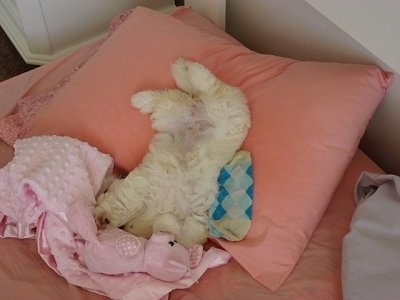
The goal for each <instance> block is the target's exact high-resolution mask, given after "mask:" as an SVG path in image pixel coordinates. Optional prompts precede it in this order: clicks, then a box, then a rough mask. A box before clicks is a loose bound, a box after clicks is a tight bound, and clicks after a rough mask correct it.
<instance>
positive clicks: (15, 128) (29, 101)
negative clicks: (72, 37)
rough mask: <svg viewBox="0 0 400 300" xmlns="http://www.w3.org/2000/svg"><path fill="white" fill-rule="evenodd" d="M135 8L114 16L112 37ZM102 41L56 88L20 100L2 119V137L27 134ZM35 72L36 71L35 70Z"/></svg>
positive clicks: (12, 138)
mask: <svg viewBox="0 0 400 300" xmlns="http://www.w3.org/2000/svg"><path fill="white" fill-rule="evenodd" d="M133 10H134V9H130V10H128V11H125V12H122V13H121V14H119V15H118V16H116V17H114V18H113V20H112V21H111V23H110V26H109V29H108V36H107V37H106V38H105V40H106V39H107V38H108V37H110V36H111V35H112V34H113V33H114V32H115V31H116V30H117V29H118V28H119V27H120V26H121V24H122V23H124V22H125V20H126V19H127V18H128V17H129V16H130V15H131V14H132V12H133ZM105 40H103V42H104V41H105ZM103 42H102V43H103ZM102 43H100V44H99V45H98V46H97V47H96V48H95V49H94V50H93V51H91V52H90V53H89V54H88V55H86V56H85V57H83V58H82V60H81V62H80V63H79V64H78V65H77V66H76V67H74V68H73V69H72V71H70V72H69V73H68V74H67V75H66V76H65V77H64V78H63V79H62V80H61V81H60V82H59V83H58V84H57V85H56V86H55V87H54V88H52V89H50V90H48V91H46V92H43V93H41V94H39V95H35V96H25V97H23V98H21V99H19V100H18V102H17V105H16V108H15V109H14V113H13V114H11V115H8V116H6V117H4V118H3V119H1V120H0V138H2V139H3V140H4V141H5V142H6V143H7V144H9V145H13V144H14V143H15V141H16V140H17V139H21V138H23V137H25V136H26V133H27V131H28V128H29V126H30V125H31V124H32V122H33V120H34V119H35V117H36V115H37V114H38V113H39V112H40V111H42V110H44V109H45V108H46V107H47V106H48V105H49V104H50V103H51V102H52V101H53V99H54V96H55V95H56V94H57V93H58V91H59V90H60V89H61V88H63V87H64V86H65V85H67V84H68V82H69V81H70V79H71V77H72V76H73V75H74V74H75V72H76V71H78V70H79V69H80V68H81V67H82V66H83V65H84V64H85V63H86V62H87V61H88V60H89V59H90V57H92V55H93V54H94V53H96V51H97V49H98V48H99V47H100V45H101V44H102ZM33 72H34V71H33Z"/></svg>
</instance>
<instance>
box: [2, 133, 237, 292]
mask: <svg viewBox="0 0 400 300" xmlns="http://www.w3.org/2000/svg"><path fill="white" fill-rule="evenodd" d="M14 148H15V156H14V159H13V160H12V161H11V162H9V163H8V164H7V165H6V166H5V167H4V168H2V169H0V236H2V237H15V238H36V241H37V247H38V252H39V254H40V256H41V257H42V258H43V259H44V261H45V262H46V263H47V264H48V266H49V267H51V268H52V269H53V270H54V271H56V272H57V273H58V274H59V275H61V276H63V277H65V278H66V279H67V280H68V282H70V283H72V284H75V285H78V286H81V287H83V288H85V289H88V290H91V291H94V292H97V293H99V294H102V295H106V296H108V297H111V298H113V299H160V298H162V297H163V296H165V295H167V294H168V293H169V292H170V291H171V290H173V289H177V288H180V289H182V288H187V287H189V286H191V285H192V284H193V283H195V282H196V281H197V280H198V279H199V278H200V277H201V276H202V274H203V273H204V272H205V271H206V270H207V269H208V268H211V267H216V266H219V265H221V264H225V263H227V261H228V260H229V259H230V255H229V254H228V253H227V252H225V251H223V250H220V249H216V248H211V249H210V250H208V251H207V252H206V253H205V254H204V256H203V258H202V260H201V262H200V264H199V266H198V267H196V268H194V269H191V271H190V272H188V273H187V274H185V276H184V277H183V278H181V279H180V280H178V281H175V282H164V281H161V280H158V279H155V278H153V277H151V276H149V275H147V274H145V273H128V274H124V275H105V274H102V273H96V272H91V271H90V270H88V269H87V268H86V266H85V264H84V259H83V246H84V245H85V241H86V239H87V237H88V236H92V235H93V233H92V232H93V231H94V232H97V229H96V225H95V221H94V218H93V216H92V214H91V208H92V207H93V205H94V204H95V202H96V199H95V196H96V193H97V192H98V191H99V189H100V187H101V186H102V182H103V179H104V177H105V176H106V175H107V174H109V173H110V172H111V171H112V167H113V160H112V158H111V157H110V156H109V155H107V154H103V153H101V152H99V151H98V150H97V149H96V148H94V147H91V146H90V145H89V144H87V143H84V142H81V141H79V140H77V139H73V138H70V137H59V136H41V137H32V138H26V139H22V140H17V141H16V142H15V146H14ZM91 233H92V234H91ZM116 263H118V262H116Z"/></svg>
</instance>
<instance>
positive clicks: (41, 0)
mask: <svg viewBox="0 0 400 300" xmlns="http://www.w3.org/2000/svg"><path fill="white" fill-rule="evenodd" d="M138 5H141V6H147V7H151V8H154V9H157V10H161V11H163V10H168V9H170V8H171V7H173V6H174V1H171V0H83V1H82V0H0V25H1V27H2V28H3V30H4V31H5V32H6V33H7V35H8V37H9V38H10V39H11V41H12V43H13V44H14V46H15V47H16V48H17V50H18V52H19V53H20V54H21V56H22V57H23V59H24V60H25V62H27V63H30V64H43V63H46V62H48V61H51V60H53V59H55V58H57V57H60V56H62V55H64V54H66V53H68V52H70V51H72V50H74V49H76V48H78V47H80V46H82V45H84V44H87V43H90V42H92V41H95V40H98V39H100V38H102V37H104V36H105V34H106V33H107V29H108V25H109V23H110V21H111V20H112V18H113V17H114V16H116V15H118V14H119V13H120V12H122V11H125V10H127V9H129V8H131V7H134V6H138Z"/></svg>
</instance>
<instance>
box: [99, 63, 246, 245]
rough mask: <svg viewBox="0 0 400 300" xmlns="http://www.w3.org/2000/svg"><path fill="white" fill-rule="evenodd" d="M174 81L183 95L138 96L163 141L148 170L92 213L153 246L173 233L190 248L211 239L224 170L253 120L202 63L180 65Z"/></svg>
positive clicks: (151, 153)
mask: <svg viewBox="0 0 400 300" xmlns="http://www.w3.org/2000/svg"><path fill="white" fill-rule="evenodd" d="M171 73H172V76H173V78H174V80H175V82H176V85H177V88H176V89H167V90H162V91H151V90H150V91H142V92H139V93H137V94H135V95H133V97H132V99H131V104H132V106H133V107H136V108H138V109H140V111H141V112H142V113H145V114H150V115H151V121H152V127H153V129H154V130H155V132H156V133H155V135H154V137H153V139H152V141H151V143H150V145H149V149H148V152H147V154H146V155H145V157H144V158H143V161H142V163H141V164H140V165H139V166H138V167H136V168H135V169H134V170H132V171H131V172H130V173H129V174H128V176H127V177H126V178H123V179H116V180H115V181H114V182H113V183H112V184H111V185H110V187H109V188H108V190H107V191H106V192H105V193H102V194H101V195H100V196H99V197H98V202H97V206H96V207H95V209H94V212H93V213H94V217H95V219H96V222H97V224H98V226H99V227H106V226H111V227H121V226H123V228H124V229H125V230H127V231H128V232H131V233H133V234H135V235H137V236H142V237H146V238H149V237H150V236H151V234H152V233H154V232H159V231H164V232H169V233H171V234H173V235H174V236H175V238H176V240H177V241H178V242H179V243H181V244H182V245H184V246H186V247H190V246H192V245H194V244H203V243H204V242H205V241H206V239H207V236H208V210H209V208H210V206H211V204H212V202H213V201H214V200H215V197H216V194H217V177H218V175H219V171H220V168H221V167H222V166H224V165H225V164H227V163H228V162H229V161H230V160H231V159H232V157H233V155H234V154H235V152H236V151H237V150H238V149H239V148H240V147H241V145H242V142H243V140H244V139H245V137H246V135H247V132H248V130H249V128H250V112H249V109H248V107H247V102H246V99H245V97H244V95H243V93H242V92H241V91H240V90H239V89H238V88H235V87H232V86H229V85H227V84H225V83H223V82H222V81H220V80H219V79H217V78H216V77H215V76H214V75H213V74H212V73H211V72H210V71H209V70H208V69H206V68H205V67H204V66H203V65H201V64H199V63H196V62H192V61H188V60H185V59H178V60H177V61H175V62H174V63H173V64H172V65H171Z"/></svg>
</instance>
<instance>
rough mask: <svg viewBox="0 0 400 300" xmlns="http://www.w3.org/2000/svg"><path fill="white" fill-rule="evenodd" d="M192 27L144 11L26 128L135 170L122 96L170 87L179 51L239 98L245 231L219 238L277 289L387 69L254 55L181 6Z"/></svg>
mask: <svg viewBox="0 0 400 300" xmlns="http://www.w3.org/2000/svg"><path fill="white" fill-rule="evenodd" d="M179 15H180V16H181V17H182V16H186V18H189V19H193V20H194V19H196V20H198V21H196V22H192V23H191V24H193V25H196V26H200V28H196V27H195V26H192V25H188V24H185V23H183V22H181V21H179V20H177V19H175V18H174V17H171V16H168V15H163V14H161V13H158V12H155V11H151V10H149V9H146V8H136V9H135V10H134V12H133V13H132V15H131V16H130V17H129V18H128V19H127V20H126V21H125V22H124V23H123V24H122V25H121V26H120V28H119V29H118V30H117V31H115V32H114V34H113V35H112V36H111V37H110V38H109V39H108V40H107V41H106V42H104V43H103V44H102V45H101V46H100V48H99V49H98V52H97V53H96V54H95V55H93V57H92V58H91V59H90V60H89V61H88V62H87V63H86V64H85V65H84V66H83V67H82V68H81V69H80V70H78V71H77V72H76V73H75V74H74V76H73V77H71V80H70V83H69V84H68V85H66V86H65V87H64V88H63V89H62V90H61V91H59V93H58V94H57V95H56V96H55V101H54V102H53V103H52V105H51V106H49V107H48V109H47V110H46V111H44V112H42V114H40V115H38V116H37V118H36V120H35V121H34V122H33V124H32V128H31V129H30V131H29V135H43V134H56V135H68V136H73V137H76V138H79V139H81V140H84V141H87V142H89V143H90V144H91V145H94V146H96V147H98V148H99V149H100V150H101V151H103V152H106V153H110V154H111V155H112V156H113V157H114V158H115V161H116V164H117V165H118V166H119V167H122V168H123V169H125V170H131V169H132V168H134V167H135V166H137V165H138V164H139V163H140V161H141V159H142V157H143V155H144V153H145V151H146V150H147V146H148V144H149V141H150V139H151V136H152V130H151V128H150V121H149V117H148V116H143V115H142V114H141V113H140V112H139V111H138V110H136V109H133V108H131V107H130V98H131V96H132V94H134V93H135V92H137V91H140V90H146V89H163V88H169V87H173V86H174V82H173V80H172V77H171V74H170V72H169V67H170V64H171V62H172V61H174V60H175V59H176V58H178V57H185V58H188V59H192V60H195V61H198V62H200V63H202V64H204V65H205V66H206V67H207V68H209V69H210V70H212V71H213V72H214V73H215V74H216V75H217V76H218V77H220V78H221V79H222V80H224V81H225V82H227V83H229V84H231V85H234V86H238V87H240V88H241V89H242V90H243V92H244V93H245V95H246V96H247V98H248V102H249V106H250V109H251V113H252V128H251V130H250V132H249V135H248V137H247V139H246V141H245V143H244V149H247V150H250V151H251V153H252V157H253V163H254V184H255V185H254V206H253V220H252V225H251V228H250V231H249V233H248V235H247V236H246V238H245V239H244V240H243V241H241V242H236V243H230V242H226V241H222V240H221V241H219V242H220V244H221V245H222V247H224V248H225V249H226V250H228V251H229V252H230V253H231V254H232V255H233V257H234V258H235V259H236V260H237V261H238V262H239V263H240V264H241V265H242V266H243V267H244V268H245V269H246V270H247V271H248V272H250V274H251V275H252V276H253V277H254V278H255V279H256V280H258V281H259V282H261V283H262V284H263V285H265V286H266V287H268V288H270V289H271V290H277V289H278V288H279V286H280V285H281V283H282V282H283V281H284V280H285V279H286V278H287V276H288V275H289V274H290V272H291V271H292V270H293V268H294V266H295V264H296V263H297V261H298V259H299V258H300V256H301V255H302V253H303V251H304V249H305V247H306V245H307V243H308V241H309V239H310V237H311V235H312V233H313V231H314V229H315V227H316V225H317V224H318V222H319V220H320V219H321V216H322V214H323V213H324V211H325V209H326V207H327V205H328V204H329V202H330V199H331V196H332V194H333V192H334V190H335V188H336V186H337V185H338V183H339V181H340V179H341V177H342V175H343V172H344V170H345V168H346V166H347V165H348V163H349V162H350V160H351V158H352V157H353V154H354V152H355V150H356V148H357V146H358V143H359V140H360V138H361V136H362V135H363V133H364V130H365V128H366V126H367V123H368V121H369V119H370V117H371V116H372V114H373V113H374V111H375V109H376V107H377V105H378V104H379V103H380V101H381V100H382V97H383V95H384V93H385V89H386V87H387V86H388V84H389V82H390V75H389V74H387V73H384V72H382V71H381V70H380V69H379V68H377V67H375V66H364V65H351V64H337V63H319V62H299V61H295V60H292V59H289V58H282V57H277V56H271V55H262V54H258V53H256V52H253V51H251V50H249V49H247V48H245V47H244V46H242V45H240V43H238V42H236V41H235V40H233V39H232V38H226V37H225V36H224V35H225V34H224V33H221V32H220V31H219V30H218V29H217V28H216V27H212V26H211V27H210V24H207V26H205V27H204V28H203V25H202V24H204V22H203V20H204V19H203V18H202V17H200V16H198V15H196V14H195V13H194V12H192V11H190V10H188V9H184V10H180V11H179V14H178V17H179Z"/></svg>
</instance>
